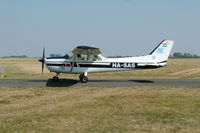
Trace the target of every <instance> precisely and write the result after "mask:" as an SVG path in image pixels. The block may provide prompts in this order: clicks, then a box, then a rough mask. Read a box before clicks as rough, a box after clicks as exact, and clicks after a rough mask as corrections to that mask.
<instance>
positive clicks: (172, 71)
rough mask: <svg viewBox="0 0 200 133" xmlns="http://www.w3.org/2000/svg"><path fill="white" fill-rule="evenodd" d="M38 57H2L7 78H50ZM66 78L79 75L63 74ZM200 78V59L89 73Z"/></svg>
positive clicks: (91, 76)
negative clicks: (126, 69)
mask: <svg viewBox="0 0 200 133" xmlns="http://www.w3.org/2000/svg"><path fill="white" fill-rule="evenodd" d="M37 60H38V59H36V58H25V59H23V58H22V59H17V58H8V59H7V58H5V59H4V58H0V66H4V67H5V71H6V73H5V75H6V78H50V77H52V76H53V74H52V73H50V72H48V71H47V69H45V71H44V75H41V63H40V62H38V61H37ZM61 76H62V77H66V78H78V75H69V74H62V75H61ZM105 77H106V78H200V59H170V60H169V62H168V66H167V67H163V68H159V69H149V70H140V71H121V72H107V73H95V74H89V78H105Z"/></svg>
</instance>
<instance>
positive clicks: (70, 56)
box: [64, 51, 73, 59]
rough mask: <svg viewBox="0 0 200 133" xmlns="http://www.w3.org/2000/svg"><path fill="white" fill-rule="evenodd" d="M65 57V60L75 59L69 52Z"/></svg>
mask: <svg viewBox="0 0 200 133" xmlns="http://www.w3.org/2000/svg"><path fill="white" fill-rule="evenodd" d="M64 57H65V59H72V58H73V53H72V52H71V51H70V52H67V53H66V54H65V56H64Z"/></svg>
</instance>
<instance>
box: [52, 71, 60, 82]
mask: <svg viewBox="0 0 200 133" xmlns="http://www.w3.org/2000/svg"><path fill="white" fill-rule="evenodd" d="M58 75H59V73H57V74H56V76H54V77H53V78H52V80H53V81H55V82H58V81H59V77H58Z"/></svg>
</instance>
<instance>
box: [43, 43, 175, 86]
mask: <svg viewBox="0 0 200 133" xmlns="http://www.w3.org/2000/svg"><path fill="white" fill-rule="evenodd" d="M173 44H174V41H170V40H163V41H162V42H161V43H160V44H159V45H158V46H157V47H156V48H155V49H154V50H153V51H152V52H151V53H150V54H149V55H145V56H138V57H125V58H106V57H103V56H102V55H101V51H100V50H99V48H95V47H90V46H78V47H76V48H75V49H74V50H73V51H71V55H69V54H66V55H65V56H62V57H48V58H45V49H43V58H42V59H40V60H39V61H40V62H42V73H43V69H44V64H45V65H46V67H47V69H48V70H49V71H50V72H54V73H56V76H54V77H53V80H54V81H58V80H59V77H58V76H59V74H60V73H71V74H80V76H79V79H80V81H81V82H83V83H87V82H88V78H87V76H88V73H94V72H111V71H124V70H139V69H150V68H160V67H164V66H166V65H167V60H168V57H169V55H170V52H171V49H172V47H173Z"/></svg>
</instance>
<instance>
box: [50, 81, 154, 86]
mask: <svg viewBox="0 0 200 133" xmlns="http://www.w3.org/2000/svg"><path fill="white" fill-rule="evenodd" d="M106 82H107V83H111V84H115V83H120V82H123V83H126V82H130V83H132V82H135V83H141V84H149V83H150V84H152V83H154V81H152V80H144V79H134V80H131V79H104V80H103V79H102V80H101V79H91V80H89V81H88V83H81V81H79V80H78V79H77V80H76V79H59V81H57V82H56V81H53V80H52V79H48V80H47V81H46V87H70V86H73V85H76V84H79V86H82V85H83V86H90V85H91V84H93V83H95V85H96V86H102V84H103V83H106ZM92 86H93V85H92Z"/></svg>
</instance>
